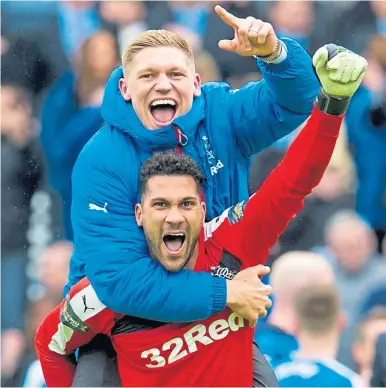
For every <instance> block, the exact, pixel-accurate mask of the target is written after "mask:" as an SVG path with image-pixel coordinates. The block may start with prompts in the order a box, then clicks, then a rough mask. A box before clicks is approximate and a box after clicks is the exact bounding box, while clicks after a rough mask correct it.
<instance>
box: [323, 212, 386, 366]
mask: <svg viewBox="0 0 386 388" xmlns="http://www.w3.org/2000/svg"><path fill="white" fill-rule="evenodd" d="M325 241H326V246H324V247H322V248H320V249H318V250H317V251H318V253H320V254H322V255H323V256H325V257H326V258H327V259H328V260H329V262H330V263H331V265H332V266H333V268H334V273H335V277H336V284H337V287H338V289H339V291H340V294H341V297H342V309H343V311H344V312H345V313H346V314H347V328H346V330H345V331H344V332H343V333H342V336H341V344H340V348H339V353H338V360H339V361H340V362H342V363H343V364H345V365H347V366H349V367H351V368H353V367H354V360H353V358H352V353H351V346H352V343H353V340H354V336H355V331H354V328H355V324H356V320H357V318H358V310H359V309H360V307H361V305H362V301H363V299H364V298H365V297H366V295H367V294H368V293H369V292H371V290H374V289H376V288H377V287H379V285H381V284H384V283H385V279H386V262H384V261H382V260H380V257H379V256H378V255H377V252H376V246H377V243H376V238H375V235H374V232H373V230H372V229H371V227H370V226H369V224H367V223H366V222H365V221H364V220H363V219H362V218H361V217H360V216H359V215H358V214H357V213H355V212H354V211H352V210H342V211H339V212H337V213H336V214H335V215H333V216H332V217H331V218H330V220H329V221H328V223H327V225H326V230H325Z"/></svg>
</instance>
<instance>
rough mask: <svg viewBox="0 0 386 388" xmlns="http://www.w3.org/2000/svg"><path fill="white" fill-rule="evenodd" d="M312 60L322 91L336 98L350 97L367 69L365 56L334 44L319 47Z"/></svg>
mask: <svg viewBox="0 0 386 388" xmlns="http://www.w3.org/2000/svg"><path fill="white" fill-rule="evenodd" d="M312 62H313V64H314V66H315V69H316V73H317V74H318V77H319V80H320V82H321V84H322V86H323V89H324V91H325V92H326V93H327V94H328V95H329V96H331V97H334V98H337V99H347V98H350V97H351V96H352V95H353V94H354V93H355V92H356V91H357V89H358V88H359V86H360V84H361V82H362V80H363V77H364V75H365V72H366V69H367V61H366V59H365V58H363V57H361V56H360V55H358V54H355V53H353V52H352V51H349V50H347V49H345V48H344V47H340V46H336V45H335V44H327V45H325V46H323V47H321V48H320V49H319V50H318V51H317V52H316V53H315V55H314V56H313V59H312Z"/></svg>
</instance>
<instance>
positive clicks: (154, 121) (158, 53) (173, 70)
mask: <svg viewBox="0 0 386 388" xmlns="http://www.w3.org/2000/svg"><path fill="white" fill-rule="evenodd" d="M119 88H120V91H121V93H122V96H123V98H124V99H125V100H126V101H131V102H132V104H133V107H134V110H135V113H136V114H137V116H138V118H139V119H140V120H141V122H142V124H143V125H144V126H145V127H146V128H147V129H159V128H162V127H164V126H166V125H169V124H171V122H172V121H173V120H174V119H175V118H176V117H179V116H183V115H184V114H186V113H187V112H189V110H190V109H191V107H192V103H193V97H197V96H199V95H200V93H201V81H200V77H199V76H198V74H196V73H195V71H194V64H193V62H192V61H191V59H190V58H189V57H188V56H187V55H186V54H185V53H184V52H183V51H182V50H179V49H177V48H174V47H152V48H145V49H143V50H142V51H140V52H139V53H138V54H137V55H136V56H135V58H134V59H133V61H132V62H131V63H130V65H129V66H128V69H125V78H121V80H120V83H119Z"/></svg>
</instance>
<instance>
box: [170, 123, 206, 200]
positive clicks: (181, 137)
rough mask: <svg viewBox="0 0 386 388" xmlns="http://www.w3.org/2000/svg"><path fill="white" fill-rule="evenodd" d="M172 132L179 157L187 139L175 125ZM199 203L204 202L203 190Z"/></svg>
mask: <svg viewBox="0 0 386 388" xmlns="http://www.w3.org/2000/svg"><path fill="white" fill-rule="evenodd" d="M172 127H173V129H174V132H175V133H176V136H177V147H176V151H177V153H178V154H179V155H182V154H183V153H184V151H182V147H183V146H184V145H186V144H187V143H188V137H187V136H186V135H184V134H183V133H182V131H181V129H180V128H178V126H177V125H175V124H173V125H172ZM201 201H203V202H205V193H204V190H202V191H201Z"/></svg>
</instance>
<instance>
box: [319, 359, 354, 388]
mask: <svg viewBox="0 0 386 388" xmlns="http://www.w3.org/2000/svg"><path fill="white" fill-rule="evenodd" d="M318 364H319V367H320V368H321V370H325V371H326V373H330V374H331V375H332V376H334V378H335V380H336V381H337V385H339V386H352V387H358V386H361V378H360V376H359V375H358V374H357V373H355V372H354V371H353V370H352V369H350V368H348V367H347V366H345V365H343V364H341V363H340V362H339V361H336V360H333V359H331V360H323V361H319V362H318Z"/></svg>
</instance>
